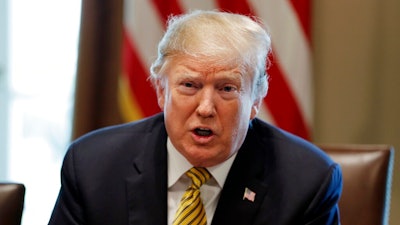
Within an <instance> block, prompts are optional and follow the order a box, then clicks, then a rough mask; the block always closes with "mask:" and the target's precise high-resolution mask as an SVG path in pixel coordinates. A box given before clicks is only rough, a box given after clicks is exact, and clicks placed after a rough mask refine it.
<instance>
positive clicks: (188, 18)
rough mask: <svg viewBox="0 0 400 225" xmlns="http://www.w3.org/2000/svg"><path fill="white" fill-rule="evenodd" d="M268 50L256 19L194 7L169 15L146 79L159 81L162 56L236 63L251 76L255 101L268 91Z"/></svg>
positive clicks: (267, 41)
mask: <svg viewBox="0 0 400 225" xmlns="http://www.w3.org/2000/svg"><path fill="white" fill-rule="evenodd" d="M270 51H271V39H270V36H269V34H268V32H267V31H266V29H265V28H264V27H263V26H262V24H261V23H260V21H257V20H256V18H250V17H248V16H244V15H240V14H234V13H228V12H218V11H201V10H196V11H193V12H191V13H189V14H185V15H179V16H173V17H170V18H169V20H168V27H167V30H166V32H165V34H164V36H163V38H162V39H161V41H160V43H159V45H158V57H157V59H156V60H155V61H154V62H153V64H152V66H151V68H150V72H151V76H150V80H151V81H152V82H153V84H155V83H156V81H157V80H161V78H162V75H161V74H160V73H159V72H160V69H161V68H162V66H163V64H164V62H165V59H166V58H168V57H175V56H182V55H188V56H192V57H195V58H196V59H197V58H198V59H199V60H206V61H207V63H209V64H211V65H213V66H229V65H236V66H240V67H241V68H242V69H243V70H244V72H246V74H251V75H252V76H253V97H254V99H258V100H259V99H262V98H264V97H265V95H266V94H267V91H268V75H267V74H266V68H267V66H268V64H269V61H268V54H269V52H270Z"/></svg>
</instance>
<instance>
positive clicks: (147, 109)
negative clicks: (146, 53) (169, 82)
mask: <svg viewBox="0 0 400 225" xmlns="http://www.w3.org/2000/svg"><path fill="white" fill-rule="evenodd" d="M132 43H133V41H132V42H131V41H130V38H129V37H128V34H127V32H126V31H124V33H123V49H122V54H123V57H122V60H123V62H122V68H123V70H124V73H123V74H124V76H126V78H127V80H128V81H129V87H130V90H131V91H132V93H133V95H134V96H136V98H135V99H136V101H137V102H138V104H139V105H140V107H141V111H142V112H143V113H144V116H150V115H153V114H155V113H157V112H160V108H159V107H158V104H157V97H156V93H155V91H154V89H153V88H152V87H151V85H150V84H149V82H148V81H147V77H148V72H147V70H146V69H145V68H144V67H143V65H144V64H143V63H141V62H140V60H139V57H138V53H137V51H136V49H135V48H134V46H133V44H132Z"/></svg>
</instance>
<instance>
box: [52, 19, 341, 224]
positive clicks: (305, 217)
mask: <svg viewBox="0 0 400 225" xmlns="http://www.w3.org/2000/svg"><path fill="white" fill-rule="evenodd" d="M270 49H271V42H270V37H269V35H268V33H267V32H266V31H265V29H263V27H262V26H261V25H260V23H257V22H255V21H254V20H252V19H250V18H248V17H246V16H243V15H237V14H232V13H224V12H211V11H195V12H192V13H190V14H187V15H182V16H179V17H173V18H171V19H170V21H169V24H168V29H167V31H166V33H165V35H164V37H163V39H162V40H161V41H160V44H159V52H158V58H157V59H156V61H155V62H154V63H153V65H152V67H151V81H152V83H153V85H154V87H155V89H156V91H157V96H158V104H159V106H160V108H161V109H162V110H163V113H161V114H158V115H155V116H153V117H150V118H146V119H144V120H141V121H137V122H133V123H128V124H123V125H118V126H114V127H108V128H103V129H100V130H98V131H94V132H92V133H90V134H87V135H85V136H83V137H82V138H79V139H78V140H76V141H74V142H73V143H72V144H71V146H70V148H69V150H68V152H67V154H66V156H65V159H64V163H63V168H62V186H61V190H60V194H59V197H58V200H57V203H56V205H55V208H54V211H53V214H52V217H51V219H50V222H49V224H51V225H63V224H71V225H72V224H85V225H86V224H89V225H102V224H112V225H118V224H121V225H122V224H140V225H143V224H152V225H159V224H213V225H217V224H221V225H226V224H240V225H245V224H272V225H281V224H282V225H283V224H339V212H338V206H337V202H338V199H339V197H340V193H341V187H342V177H341V170H340V168H339V166H338V165H337V164H335V163H334V162H332V161H331V160H330V159H329V158H328V157H327V156H326V155H325V154H324V153H323V152H322V151H320V150H319V149H318V148H317V147H315V146H314V145H312V144H310V143H308V142H306V141H305V140H302V139H300V138H298V137H295V136H293V135H291V134H289V133H286V132H284V131H282V130H280V129H278V128H276V127H273V126H271V125H269V124H267V123H265V122H263V121H261V120H259V119H257V118H256V115H257V112H258V110H259V108H260V104H261V102H262V99H263V98H264V97H265V95H266V93H267V89H268V77H267V75H266V74H265V71H266V64H267V63H266V62H267V61H268V60H267V55H268V53H269V52H270ZM192 167H195V170H192V169H191V168H192ZM187 171H190V172H187ZM193 171H194V172H193ZM194 177H199V178H200V179H196V178H194ZM191 179H193V180H191ZM203 182H204V184H202V183H203ZM188 186H190V187H189V188H188ZM187 189H188V190H187ZM187 193H189V194H187ZM182 196H189V197H188V199H189V200H188V199H186V197H182ZM181 199H182V202H181ZM192 200H193V201H194V202H196V203H193V202H191V201H192ZM181 205H184V206H181ZM185 207H186V208H185ZM191 207H193V208H192V209H191V210H189V211H191V212H186V210H187V208H191ZM192 212H195V214H193V213H192ZM185 221H186V222H187V223H186V222H185Z"/></svg>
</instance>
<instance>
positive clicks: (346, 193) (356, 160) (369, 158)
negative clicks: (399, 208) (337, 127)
mask: <svg viewBox="0 0 400 225" xmlns="http://www.w3.org/2000/svg"><path fill="white" fill-rule="evenodd" d="M319 146H320V147H321V149H322V150H324V151H325V152H326V153H328V155H330V156H331V158H332V159H333V160H334V161H336V162H337V163H339V164H340V166H341V168H342V173H343V192H342V197H341V199H340V201H339V209H340V214H341V215H340V216H341V223H342V225H380V224H384V225H386V224H388V220H389V208H390V193H391V181H392V170H393V160H394V148H393V147H392V146H387V145H354V144H343V145H339V144H335V145H319Z"/></svg>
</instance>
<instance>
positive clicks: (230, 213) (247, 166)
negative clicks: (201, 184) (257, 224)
mask: <svg viewBox="0 0 400 225" xmlns="http://www.w3.org/2000/svg"><path fill="white" fill-rule="evenodd" d="M259 141H260V140H258V139H257V136H256V134H254V131H252V129H249V132H248V135H247V137H246V140H245V142H244V143H243V145H242V147H241V148H240V150H239V152H238V155H237V156H236V159H235V161H234V163H233V164H232V167H231V169H230V171H229V174H228V177H227V179H226V182H225V184H224V187H223V189H222V191H221V196H220V199H219V202H218V205H217V209H216V212H215V214H214V218H213V221H212V224H213V225H219V224H221V225H222V224H252V221H253V220H254V218H255V214H256V213H257V209H258V208H259V207H260V205H261V203H262V202H263V200H264V197H265V195H266V193H267V190H268V187H267V184H266V181H265V179H264V178H265V177H266V176H265V173H266V170H267V169H266V168H265V166H266V163H265V157H263V154H265V152H264V151H262V150H260V147H258V146H259V144H257V143H259ZM246 188H247V189H248V190H249V191H248V195H249V196H248V197H247V198H246V197H245V198H244V194H245V190H246ZM253 194H254V200H252V197H251V195H253Z"/></svg>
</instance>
